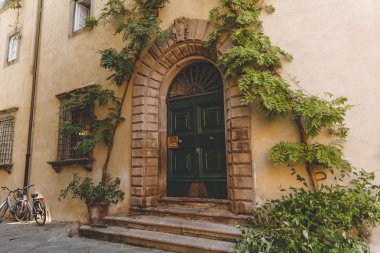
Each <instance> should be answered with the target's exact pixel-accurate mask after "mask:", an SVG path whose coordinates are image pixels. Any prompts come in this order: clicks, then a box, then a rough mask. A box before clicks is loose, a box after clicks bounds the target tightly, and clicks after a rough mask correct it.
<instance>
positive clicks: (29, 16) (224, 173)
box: [0, 0, 380, 222]
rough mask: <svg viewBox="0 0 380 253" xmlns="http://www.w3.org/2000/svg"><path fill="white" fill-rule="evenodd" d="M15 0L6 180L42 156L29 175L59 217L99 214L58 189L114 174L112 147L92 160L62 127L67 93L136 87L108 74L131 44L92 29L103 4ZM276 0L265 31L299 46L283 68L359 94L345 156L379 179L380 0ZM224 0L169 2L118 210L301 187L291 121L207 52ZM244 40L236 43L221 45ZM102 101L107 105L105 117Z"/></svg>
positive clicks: (313, 87)
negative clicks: (76, 178)
mask: <svg viewBox="0 0 380 253" xmlns="http://www.w3.org/2000/svg"><path fill="white" fill-rule="evenodd" d="M1 2H3V3H2V5H1V4H0V6H2V7H0V36H1V37H0V50H2V51H0V59H2V61H3V64H2V66H1V67H0V86H1V88H0V185H5V186H8V187H10V188H17V187H21V186H22V185H23V183H24V178H25V167H26V163H27V161H29V162H30V165H29V166H28V167H29V174H28V175H27V177H26V178H25V179H26V180H27V182H28V183H31V184H34V188H33V191H36V192H37V193H39V194H40V195H42V196H44V197H45V199H46V200H47V202H48V208H49V215H50V218H51V220H55V221H77V220H80V221H82V222H85V221H86V219H87V209H86V206H85V205H84V204H83V203H82V202H80V201H77V200H71V199H66V200H63V201H58V196H59V193H60V190H61V189H63V188H64V187H65V186H66V185H67V184H68V182H69V181H70V179H71V178H72V174H73V172H74V170H77V171H78V172H79V174H80V175H81V176H90V177H92V178H93V179H94V180H95V181H98V180H99V181H100V179H101V167H102V164H103V162H104V160H105V159H106V148H105V147H103V146H102V145H98V146H97V147H96V148H95V150H94V152H93V154H92V157H91V159H88V157H87V158H86V159H87V160H86V159H84V158H85V157H81V156H80V155H78V154H75V153H72V152H71V153H70V150H72V147H70V145H72V144H70V143H71V141H72V140H71V139H70V138H69V139H67V138H66V139H64V138H63V139H62V138H60V136H59V133H58V126H59V122H60V120H62V115H60V105H61V103H62V99H64V97H65V94H67V93H69V92H70V91H73V90H76V89H80V88H83V87H86V86H89V85H92V84H96V83H101V85H102V86H104V87H107V88H110V87H111V88H112V89H114V90H115V92H116V94H117V96H119V97H121V96H122V93H123V87H119V88H118V87H116V86H115V87H113V86H111V84H110V83H109V82H108V81H107V80H106V79H107V77H108V75H109V72H107V71H106V70H104V69H102V68H100V67H99V60H100V56H99V53H98V50H102V49H105V48H109V47H115V48H121V47H122V44H121V43H122V42H121V40H120V38H118V37H117V36H115V35H113V31H112V29H111V28H110V27H108V26H104V25H99V26H97V27H96V28H95V29H93V30H91V31H88V30H84V29H83V22H84V19H85V17H86V16H88V15H91V16H95V17H98V16H99V14H100V11H101V9H102V6H103V4H104V3H103V2H102V1H101V0H82V1H75V0H66V1H62V0H44V1H25V0H24V1H22V2H21V3H22V8H21V9H20V12H19V14H18V13H17V10H14V9H12V8H9V7H7V1H0V3H1ZM271 2H273V4H274V6H275V7H276V9H277V11H276V13H275V14H274V15H270V16H263V20H264V29H265V32H266V33H267V34H268V35H269V36H270V37H271V39H272V41H273V42H274V44H277V45H278V46H280V47H282V48H283V49H285V50H287V51H289V52H290V53H292V54H293V56H294V60H293V62H291V63H286V64H285V65H284V67H283V70H282V72H283V75H284V76H288V77H289V79H297V80H298V81H299V82H297V83H298V85H300V86H302V88H304V89H306V90H307V91H308V92H310V93H311V94H316V95H322V94H323V92H325V91H327V92H331V93H333V94H335V95H337V96H346V97H348V99H349V102H350V104H353V105H355V107H354V108H353V109H352V110H351V111H350V112H349V113H348V116H347V126H348V127H349V128H350V129H351V132H350V134H349V137H348V141H347V143H346V144H345V148H346V149H345V156H346V157H347V159H348V160H350V161H351V162H352V163H353V164H354V165H355V166H357V167H362V168H365V169H367V170H369V171H376V174H377V175H378V174H379V172H378V171H379V170H378V162H379V160H380V145H379V144H378V143H380V137H379V135H378V134H377V131H378V129H380V121H379V120H378V116H379V113H378V107H379V102H378V99H377V98H378V97H379V96H380V86H379V85H378V84H377V83H378V80H380V72H379V71H378V70H377V69H378V66H380V53H379V52H380V51H379V49H378V41H379V39H380V33H379V32H378V31H379V25H378V24H379V23H380V20H379V19H380V18H379V15H378V13H379V11H380V3H377V2H376V1H372V0H365V1H361V2H360V3H358V2H357V1H353V0H352V1H351V0H350V1H346V2H345V3H344V4H342V3H341V2H340V1H331V0H330V1H328V0H324V1H311V2H310V1H309V2H307V3H306V2H304V1H301V0H297V1H292V5H289V4H287V3H286V2H284V1H278V2H276V1H271ZM217 4H218V0H181V1H179V0H172V1H171V2H170V3H169V4H168V5H167V6H165V8H163V9H162V10H161V11H160V17H161V19H162V24H161V26H162V28H163V29H164V30H168V31H169V32H170V33H171V34H172V36H171V38H170V39H167V40H165V41H155V42H154V43H153V44H152V45H151V46H150V47H149V48H147V49H146V50H145V51H144V53H143V54H142V55H141V59H140V61H139V62H138V64H137V66H136V71H135V75H134V76H133V78H132V80H131V83H130V85H129V87H128V90H127V99H126V102H125V104H124V105H123V111H122V115H123V117H125V119H126V121H125V122H123V123H122V124H121V126H120V127H119V128H118V130H117V133H116V138H115V144H114V145H115V146H114V150H113V153H112V156H111V161H110V173H111V175H113V176H115V177H116V176H117V177H120V178H121V180H122V185H121V188H122V190H123V191H124V192H125V193H126V198H125V200H124V201H123V202H121V203H119V204H118V205H116V206H111V209H110V212H111V213H118V212H129V211H130V210H131V209H133V210H141V209H144V208H150V207H156V206H159V205H160V203H162V202H163V201H167V200H168V199H176V200H177V201H181V200H188V199H189V198H196V199H198V200H199V201H202V202H204V200H205V199H207V202H209V203H212V204H213V205H220V206H228V209H229V210H230V211H231V212H232V213H234V214H249V213H250V212H251V211H252V210H254V208H255V205H256V204H260V203H262V202H263V201H264V200H265V199H268V198H274V197H279V196H280V195H281V194H282V192H281V189H280V188H282V187H287V186H290V185H298V183H297V181H295V180H294V178H293V177H292V176H291V175H290V172H289V169H287V168H285V167H280V166H275V165H273V164H272V163H271V162H270V161H269V160H268V159H267V151H268V150H269V149H270V148H271V147H272V146H273V145H275V144H276V143H278V142H279V141H281V140H288V141H292V140H297V139H298V135H297V132H296V128H295V126H294V125H292V123H291V121H290V120H289V119H286V118H285V119H279V120H277V121H275V122H268V121H267V120H265V118H264V115H262V114H261V113H260V112H258V111H257V110H256V108H255V105H250V106H243V105H241V103H240V100H241V94H240V92H239V89H238V87H237V84H236V83H234V82H226V81H225V80H224V78H223V73H221V71H220V70H219V69H218V67H217V59H215V57H214V56H212V55H211V54H210V53H208V52H207V50H206V49H205V48H204V45H203V42H204V41H205V39H206V37H207V35H208V34H209V33H210V32H211V31H212V30H213V29H214V25H213V24H212V23H210V22H209V20H208V16H209V11H210V10H211V9H212V8H213V7H215V6H217ZM316 10H318V11H316ZM39 13H41V16H40V17H41V18H40V22H38V20H39ZM38 24H40V29H38ZM38 30H40V32H38ZM230 43H231V42H230V40H229V39H225V40H224V41H222V42H221V43H220V44H219V45H218V53H219V54H220V55H221V54H223V53H224V52H225V51H226V50H227V49H228V48H229V46H230V45H231V44H230ZM36 50H37V51H36ZM33 87H34V88H35V96H34V100H33V99H32V92H33ZM183 97H185V98H183ZM31 105H33V106H31ZM98 109H99V108H95V114H101V113H102V112H101V111H99V110H98ZM31 113H33V115H34V117H33V121H32V122H31V123H30V121H29V119H30V115H31ZM60 117H61V118H60ZM66 117H69V118H70V119H72V120H78V121H80V120H83V118H84V117H85V116H84V114H81V113H77V114H75V113H71V114H70V115H69V116H66ZM75 118H76V119H75ZM29 124H31V132H30V133H31V134H30V135H28V132H29V131H28V126H29ZM28 137H30V145H28V139H29V138H28ZM321 141H325V142H327V141H328V138H326V139H324V138H323V137H322V139H321ZM176 145H182V146H183V147H186V148H184V149H180V150H179V149H175V147H176ZM28 146H29V147H30V152H28ZM29 153H30V154H29ZM28 155H30V159H28V157H29V156H28ZM301 173H302V172H301ZM195 182H198V183H195ZM199 182H201V183H199ZM377 182H379V179H377ZM200 199H201V200H200Z"/></svg>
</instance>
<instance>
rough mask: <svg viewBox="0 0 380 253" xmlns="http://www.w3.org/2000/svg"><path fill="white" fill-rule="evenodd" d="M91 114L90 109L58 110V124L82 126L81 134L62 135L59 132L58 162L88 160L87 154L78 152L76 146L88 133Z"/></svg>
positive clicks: (88, 155) (62, 133)
mask: <svg viewBox="0 0 380 253" xmlns="http://www.w3.org/2000/svg"><path fill="white" fill-rule="evenodd" d="M92 113H93V110H92V108H90V107H87V108H85V109H81V108H74V109H71V110H68V111H65V110H63V108H61V109H60V119H59V122H60V124H65V123H69V124H70V125H82V126H83V127H84V129H85V130H84V131H83V132H82V133H79V134H78V133H64V132H62V131H60V133H59V138H58V161H65V160H72V159H81V158H90V155H91V154H89V153H83V152H81V151H80V150H78V149H77V148H76V147H77V144H78V143H79V142H80V141H81V140H82V139H83V136H84V135H85V134H87V133H88V131H90V117H91V115H92Z"/></svg>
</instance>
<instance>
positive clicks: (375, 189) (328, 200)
mask: <svg viewBox="0 0 380 253" xmlns="http://www.w3.org/2000/svg"><path fill="white" fill-rule="evenodd" d="M354 174H355V177H356V179H354V180H352V181H351V182H350V183H349V185H348V186H341V185H333V186H322V187H320V189H318V190H316V191H309V190H305V189H297V188H291V193H290V194H289V195H286V196H283V197H282V198H281V199H277V200H271V201H268V202H267V203H265V204H264V205H263V206H262V207H260V208H258V209H257V210H256V211H255V213H254V214H253V216H252V217H251V220H250V222H249V225H248V228H246V229H243V233H244V237H243V239H242V240H241V241H239V242H238V243H237V244H236V246H235V252H258V253H260V252H271V253H272V252H273V253H276V252H281V253H284V252H313V253H316V252H317V253H318V252H329V253H330V252H342V253H343V252H344V253H348V252H370V248H369V246H368V244H367V243H368V237H369V231H370V229H371V228H373V227H374V226H376V225H377V224H378V223H379V221H380V206H379V203H380V186H379V185H374V184H373V183H372V181H373V179H374V174H372V173H366V172H364V171H360V172H359V173H354Z"/></svg>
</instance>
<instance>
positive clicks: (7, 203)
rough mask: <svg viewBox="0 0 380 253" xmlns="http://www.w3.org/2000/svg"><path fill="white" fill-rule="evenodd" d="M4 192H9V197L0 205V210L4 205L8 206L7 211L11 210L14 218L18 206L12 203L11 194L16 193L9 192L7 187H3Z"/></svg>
mask: <svg viewBox="0 0 380 253" xmlns="http://www.w3.org/2000/svg"><path fill="white" fill-rule="evenodd" d="M2 188H3V189H4V190H8V196H7V198H6V200H5V201H4V202H3V203H2V204H1V205H0V209H1V208H3V206H4V205H8V207H7V209H9V212H10V213H11V214H12V215H13V216H14V213H15V207H16V205H12V201H11V197H10V196H11V193H14V192H15V191H11V190H9V189H8V188H7V187H2ZM15 200H16V202H17V198H16V197H15Z"/></svg>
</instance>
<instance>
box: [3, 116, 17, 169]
mask: <svg viewBox="0 0 380 253" xmlns="http://www.w3.org/2000/svg"><path fill="white" fill-rule="evenodd" d="M14 126H15V117H14V115H13V114H4V115H0V167H9V166H11V165H12V151H13V135H14Z"/></svg>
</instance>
